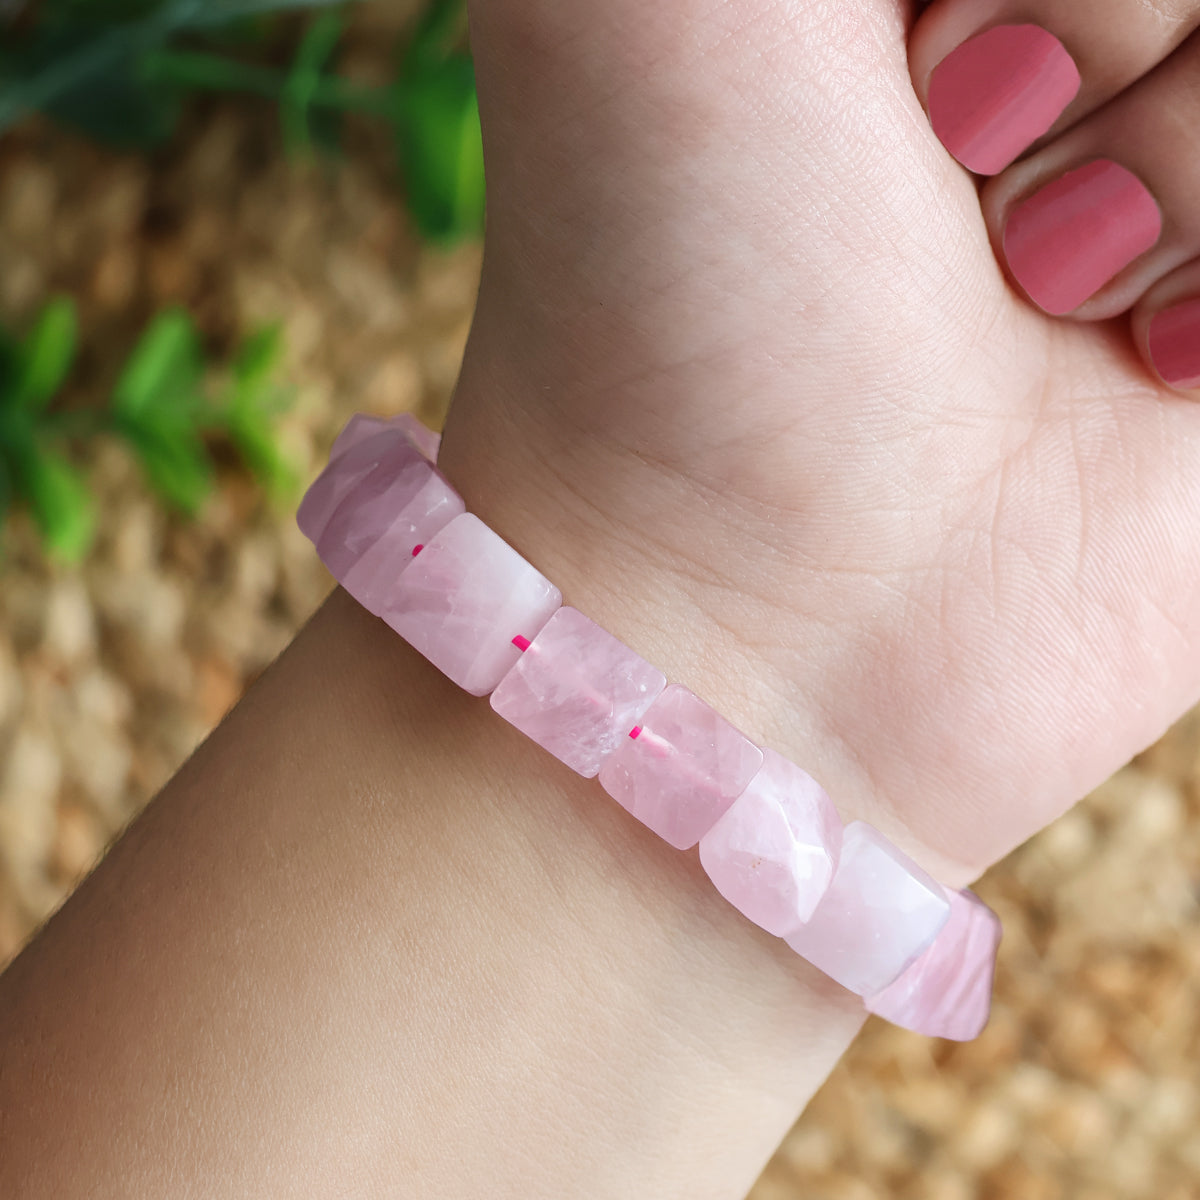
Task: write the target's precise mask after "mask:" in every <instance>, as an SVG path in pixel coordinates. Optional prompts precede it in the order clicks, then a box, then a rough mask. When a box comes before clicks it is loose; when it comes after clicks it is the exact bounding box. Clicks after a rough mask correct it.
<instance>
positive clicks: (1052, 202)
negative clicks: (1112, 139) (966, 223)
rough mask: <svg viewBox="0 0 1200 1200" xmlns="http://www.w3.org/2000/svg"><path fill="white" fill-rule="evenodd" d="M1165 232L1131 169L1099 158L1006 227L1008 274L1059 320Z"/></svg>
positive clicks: (1028, 204)
mask: <svg viewBox="0 0 1200 1200" xmlns="http://www.w3.org/2000/svg"><path fill="white" fill-rule="evenodd" d="M1161 234H1162V213H1161V212H1160V211H1159V208H1158V204H1157V203H1156V202H1155V200H1154V197H1153V196H1152V195H1151V194H1150V192H1149V191H1148V190H1147V188H1146V185H1145V184H1144V183H1142V181H1141V180H1140V179H1138V177H1137V176H1136V175H1134V174H1133V172H1132V171H1127V170H1126V169H1125V168H1124V167H1122V166H1121V165H1120V164H1119V163H1115V162H1112V161H1110V160H1109V159H1106V158H1102V159H1098V160H1097V161H1096V162H1090V163H1088V164H1087V166H1084V167H1079V168H1078V169H1077V170H1074V171H1069V172H1068V173H1067V174H1066V175H1063V176H1062V177H1061V178H1059V179H1056V180H1055V181H1054V182H1053V183H1050V184H1047V185H1046V186H1045V187H1044V188H1042V189H1041V191H1038V192H1034V194H1033V195H1032V196H1030V197H1029V199H1028V200H1026V201H1025V202H1024V203H1022V204H1019V205H1018V206H1017V207H1016V208H1014V209H1013V211H1012V213H1011V214H1010V216H1009V218H1008V224H1007V225H1006V226H1005V229H1004V253H1005V257H1006V258H1007V259H1008V266H1009V270H1011V271H1012V273H1013V276H1014V277H1015V278H1016V280H1017V282H1018V283H1019V284H1020V285H1021V286H1022V287H1023V288H1024V289H1025V291H1026V292H1027V293H1028V294H1029V298H1030V299H1031V300H1032V301H1033V302H1034V303H1035V304H1036V305H1038V307H1039V308H1043V309H1045V311H1046V312H1048V313H1051V314H1052V315H1054V316H1062V315H1064V314H1065V313H1069V312H1073V311H1074V310H1075V309H1077V308H1078V307H1079V306H1080V305H1081V304H1082V303H1083V302H1084V301H1085V300H1087V299H1088V298H1089V297H1090V296H1093V295H1095V294H1096V292H1098V291H1099V290H1100V289H1101V288H1102V287H1103V286H1104V285H1105V284H1106V283H1108V281H1109V280H1110V279H1113V278H1114V277H1115V276H1117V275H1119V274H1120V273H1121V272H1122V271H1123V270H1124V269H1125V268H1126V267H1127V266H1129V264H1130V263H1131V262H1133V260H1134V259H1135V258H1137V257H1138V256H1139V255H1142V254H1145V253H1146V251H1147V250H1149V249H1150V248H1151V247H1152V246H1154V244H1155V243H1156V242H1157V241H1158V239H1159V236H1160V235H1161Z"/></svg>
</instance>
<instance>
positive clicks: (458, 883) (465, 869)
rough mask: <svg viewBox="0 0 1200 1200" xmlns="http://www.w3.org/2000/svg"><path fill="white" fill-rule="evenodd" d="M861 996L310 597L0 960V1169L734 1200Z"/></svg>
mask: <svg viewBox="0 0 1200 1200" xmlns="http://www.w3.org/2000/svg"><path fill="white" fill-rule="evenodd" d="M781 951H782V952H781ZM860 1019H861V1018H860V1010H859V1007H858V1005H857V1003H856V1002H855V1001H854V999H853V998H852V997H849V996H848V995H846V994H844V993H841V992H840V991H839V990H838V989H836V988H833V987H832V986H830V985H828V984H826V983H825V982H824V981H823V980H822V978H821V977H820V976H816V975H815V973H813V972H811V971H810V970H809V969H808V968H807V967H806V966H805V964H804V963H802V962H801V961H800V960H798V959H796V958H795V957H794V956H792V955H790V953H789V952H787V951H786V949H784V948H783V947H782V944H781V943H778V942H776V941H775V939H772V938H770V937H768V936H767V935H765V934H762V933H760V932H759V931H757V930H755V929H754V928H753V927H752V926H750V925H749V924H748V923H747V922H745V921H744V920H743V919H742V918H741V917H739V916H738V914H737V913H736V912H734V911H733V910H732V909H731V908H729V907H728V906H727V905H725V903H724V902H723V901H722V900H721V899H720V898H719V897H718V896H717V895H716V893H715V892H714V891H713V890H712V889H711V887H710V886H709V885H708V884H707V882H706V880H705V879H704V877H703V873H702V872H701V870H700V868H699V865H698V863H697V861H696V860H695V856H694V854H691V855H680V854H678V853H676V852H674V851H672V850H670V849H669V848H667V847H666V846H664V845H663V844H661V843H660V842H658V840H657V839H656V838H654V837H653V835H651V834H649V833H648V831H646V830H645V829H643V828H642V827H641V826H640V825H637V824H636V823H635V822H634V821H632V820H631V819H630V818H629V817H628V816H627V814H625V813H624V812H623V811H621V810H620V809H619V808H618V806H616V805H614V804H612V803H611V802H609V801H607V799H606V797H605V796H604V795H603V793H602V792H600V791H599V790H598V789H597V788H596V787H595V785H594V783H590V782H587V781H583V780H580V779H578V778H577V777H576V776H574V775H573V774H572V773H571V772H569V771H568V770H566V769H565V768H563V767H561V766H560V765H559V764H557V763H556V762H555V761H554V760H553V759H550V758H549V757H548V756H545V755H544V754H543V753H542V752H541V751H540V750H539V749H538V748H537V747H536V746H534V745H532V744H531V743H529V742H527V741H525V740H524V739H523V738H522V737H521V735H519V734H518V733H516V732H515V731H514V730H512V729H511V728H510V727H509V726H507V725H506V724H505V723H504V722H503V721H500V720H499V719H498V718H496V717H495V715H494V714H493V713H491V711H490V710H489V708H488V706H487V705H486V703H484V702H481V701H478V700H474V699H472V698H471V697H468V696H466V695H464V694H462V693H460V692H458V691H457V690H456V689H455V688H454V687H453V686H452V685H450V684H449V683H447V682H446V681H445V680H444V679H443V678H442V677H441V676H440V675H439V674H438V673H437V672H436V671H434V670H433V668H431V667H429V666H428V665H427V664H426V663H425V662H424V661H423V660H421V659H420V658H418V656H417V655H416V654H414V653H413V652H412V651H410V650H409V649H408V648H407V647H406V646H405V645H404V644H403V643H402V642H401V641H400V640H399V639H398V638H396V637H395V636H394V635H392V634H391V633H390V631H388V630H387V628H386V627H385V626H383V625H382V623H380V622H377V621H375V620H374V619H372V618H370V617H369V616H367V615H366V614H365V613H364V612H362V611H361V610H359V609H358V608H357V607H356V606H355V605H354V604H353V603H352V602H351V601H349V600H348V599H347V598H346V597H345V596H344V595H343V594H341V593H338V594H335V596H334V597H333V598H332V599H331V601H330V602H329V604H327V605H326V607H325V608H324V609H323V610H322V611H321V613H319V614H318V616H317V617H316V618H315V619H314V621H313V622H312V623H311V624H310V626H309V627H308V628H307V629H306V630H305V631H304V632H303V633H302V634H301V635H300V637H299V638H298V640H297V641H296V643H295V644H294V645H293V646H292V648H291V649H290V650H289V651H288V652H287V653H286V654H285V655H284V656H283V658H282V659H281V660H280V661H279V662H278V663H277V664H276V665H275V667H274V668H273V669H272V670H271V671H270V672H268V674H267V675H266V676H265V677H264V678H263V679H262V680H261V681H260V682H259V683H258V684H257V685H256V687H255V688H254V689H253V690H252V691H251V693H250V694H249V695H248V696H247V698H246V699H245V700H244V701H243V703H242V704H241V705H240V706H239V707H238V708H237V710H236V711H235V712H234V713H233V714H232V715H231V716H230V717H229V718H228V719H227V720H226V721H225V723H224V724H223V725H222V726H221V727H220V729H218V730H217V732H216V733H215V734H214V735H213V736H212V737H211V738H210V739H209V741H208V742H207V743H206V744H205V745H204V747H203V748H202V749H201V750H200V751H199V752H198V753H197V754H196V756H195V757H194V758H193V759H192V761H191V762H190V763H189V764H188V765H187V766H186V767H185V768H184V770H183V771H182V772H181V773H180V774H179V776H178V777H177V778H176V779H175V780H174V781H173V782H172V783H171V785H170V786H169V787H168V788H167V789H166V791H165V792H164V794H163V795H162V796H161V797H160V798H159V800H158V801H157V802H156V803H155V805H154V806H153V807H152V808H151V809H150V811H149V812H148V813H147V814H146V815H145V816H144V817H143V818H142V819H141V820H140V821H139V822H138V823H137V824H136V825H135V826H134V828H133V829H132V830H131V831H130V832H129V833H128V834H127V835H126V837H125V838H124V839H123V840H122V841H121V842H120V844H119V845H118V846H117V847H116V848H115V849H114V850H113V852H112V853H111V854H110V856H109V857H108V859H107V860H106V861H105V863H104V864H103V865H102V866H101V867H100V869H99V870H98V871H97V872H96V873H95V874H94V875H93V877H92V878H91V879H90V880H89V881H88V882H87V883H86V884H85V885H84V887H83V888H82V889H81V890H80V891H79V893H77V895H76V896H75V897H74V898H73V899H72V900H71V901H70V903H69V904H68V905H67V906H66V907H65V908H64V910H63V911H62V912H61V913H60V914H59V915H58V916H57V917H56V918H55V919H54V921H53V922H52V923H51V924H50V926H49V927H48V929H47V930H46V931H45V932H44V933H43V934H42V936H41V937H40V938H39V939H38V940H37V941H36V942H35V943H34V944H33V945H32V946H31V947H30V948H29V950H28V951H26V953H25V954H24V955H22V956H21V958H19V959H18V960H17V962H16V964H14V966H13V967H12V968H11V969H10V971H9V972H8V973H7V974H6V975H5V976H4V978H3V980H2V981H0V1029H2V1030H3V1033H2V1034H0V1038H2V1041H0V1065H2V1069H0V1113H3V1114H4V1120H3V1128H2V1132H0V1194H3V1195H14V1196H15V1195H19V1196H22V1197H29V1198H30V1200H33V1198H36V1197H39V1196H67V1195H82V1194H84V1193H86V1194H88V1195H92V1196H97V1197H100V1196H109V1195H111V1196H122V1197H131V1196H154V1195H166V1194H170V1195H172V1196H181V1195H199V1194H212V1195H253V1194H268V1193H269V1194H270V1195H272V1196H289V1195H297V1196H299V1195H303V1196H306V1197H317V1196H322V1195H335V1194H336V1195H343V1194H349V1195H355V1196H369V1195H395V1194H398V1193H400V1192H403V1194H404V1195H406V1196H411V1197H420V1196H426V1195H428V1196H446V1195H470V1194H487V1195H497V1196H503V1195H512V1196H521V1197H533V1196H555V1197H561V1196H564V1195H587V1196H592V1197H603V1196H629V1195H647V1196H655V1197H668V1196H674V1195H679V1196H689V1197H698V1196H712V1197H725V1196H728V1197H735V1196H739V1195H741V1194H742V1193H743V1192H744V1191H745V1189H746V1188H747V1187H748V1186H749V1184H750V1182H751V1181H752V1179H753V1178H754V1176H755V1174H756V1173H757V1171H758V1170H759V1169H760V1168H761V1166H762V1164H763V1163H764V1161H765V1159H766V1158H767V1156H768V1155H769V1154H770V1152H771V1151H772V1149H773V1148H774V1147H775V1145H776V1144H777V1143H778V1141H779V1140H780V1138H781V1137H782V1135H783V1133H784V1132H785V1131H786V1129H787V1127H788V1126H789V1124H790V1123H791V1122H792V1120H793V1119H794V1117H795V1115H796V1113H797V1112H798V1111H799V1110H800V1108H801V1107H802V1105H803V1104H804V1102H805V1101H806V1100H807V1098H808V1096H809V1095H810V1094H811V1093H812V1092H813V1091H814V1090H815V1089H816V1087H817V1086H818V1085H819V1084H820V1083H821V1081H822V1080H823V1079H824V1078H825V1076H826V1074H827V1073H828V1071H829V1069H830V1068H831V1066H832V1065H833V1063H834V1062H835V1061H836V1059H837V1057H838V1056H839V1055H840V1053H841V1052H842V1051H843V1050H844V1048H845V1047H846V1045H847V1044H848V1042H849V1041H850V1039H851V1038H852V1036H853V1033H854V1031H855V1030H856V1029H857V1027H858V1024H859V1021H860Z"/></svg>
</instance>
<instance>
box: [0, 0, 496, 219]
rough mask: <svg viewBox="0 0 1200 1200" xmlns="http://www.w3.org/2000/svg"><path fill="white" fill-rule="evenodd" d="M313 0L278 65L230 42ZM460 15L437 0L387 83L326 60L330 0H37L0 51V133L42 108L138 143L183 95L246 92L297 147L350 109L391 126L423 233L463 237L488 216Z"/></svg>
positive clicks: (325, 138)
mask: <svg viewBox="0 0 1200 1200" xmlns="http://www.w3.org/2000/svg"><path fill="white" fill-rule="evenodd" d="M317 8H324V9H326V10H327V11H324V12H320V13H317V14H316V15H315V16H314V17H313V18H312V20H311V21H310V22H309V24H308V26H307V29H306V30H305V32H304V35H303V36H302V37H301V39H300V41H299V44H298V46H297V48H296V50H295V52H294V54H293V57H292V63H291V66H290V67H288V68H286V69H279V68H277V67H274V66H271V65H266V64H264V63H262V62H258V61H250V60H248V59H247V58H246V56H245V54H244V53H239V54H237V55H232V54H230V53H228V52H227V48H228V43H229V42H230V40H231V39H235V38H236V39H240V43H241V47H242V48H243V49H244V47H245V46H246V45H247V44H253V42H254V41H255V39H256V37H257V38H258V40H261V37H260V36H259V35H261V31H262V29H263V21H264V20H265V19H266V18H268V17H271V16H274V15H277V14H279V13H282V12H285V11H288V10H297V9H317ZM464 25H465V18H464V3H463V0H432V2H431V3H430V4H429V5H428V7H427V8H426V10H425V12H424V14H423V16H422V19H421V20H420V21H419V23H418V25H417V28H416V30H415V32H414V33H413V35H412V36H411V37H410V38H409V39H408V40H407V43H406V45H404V46H403V47H401V48H399V49H398V51H397V53H396V64H397V65H396V70H395V74H394V77H393V79H392V80H391V82H390V83H388V84H387V85H385V86H383V87H379V88H371V87H361V86H358V85H356V84H354V83H353V82H351V81H349V80H347V79H345V78H343V77H341V76H338V75H336V74H334V73H332V72H331V71H329V70H328V67H329V64H330V63H331V62H332V61H333V59H334V57H335V54H336V50H337V46H338V44H339V41H340V39H341V35H342V20H341V17H340V16H339V14H338V12H337V11H334V9H333V6H332V4H331V0H42V3H41V4H39V5H37V6H36V8H31V9H30V11H29V13H28V14H27V15H26V17H25V18H24V20H18V21H17V22H16V23H15V24H14V28H13V31H12V32H11V33H10V34H9V35H8V36H7V37H6V38H5V43H6V44H5V45H4V47H3V48H0V132H2V131H3V130H4V129H5V128H7V127H9V126H11V125H12V124H13V123H14V122H16V121H18V120H19V119H21V118H22V117H24V116H26V115H28V114H30V113H33V112H44V113H46V114H47V115H48V116H50V117H53V118H55V119H57V120H60V121H64V122H68V123H70V124H73V125H75V126H76V127H78V128H80V129H82V130H83V131H84V132H85V133H87V134H88V135H89V136H92V137H95V138H97V139H99V140H101V141H105V142H108V143H113V144H116V145H121V146H127V147H139V148H145V147H150V146H153V145H156V144H159V143H161V142H163V141H164V140H166V139H167V138H169V137H170V136H171V134H172V132H173V131H174V129H175V127H176V125H177V123H178V119H179V116H180V113H181V111H182V107H183V102H184V100H185V99H186V97H187V96H188V95H189V94H190V93H192V92H195V91H202V90H203V91H221V92H241V93H247V94H250V95H254V96H259V97H262V98H264V99H268V100H272V101H274V102H275V103H277V104H278V106H279V112H280V121H281V125H282V129H283V134H284V141H285V145H286V146H287V147H288V149H289V150H290V151H291V152H293V153H296V152H305V151H307V150H309V149H310V148H311V147H312V145H313V144H314V143H315V142H316V143H328V142H331V141H333V140H335V137H336V133H335V130H336V125H337V118H339V117H340V116H341V115H342V114H345V113H358V114H361V115H365V116H367V117H370V118H373V119H377V120H382V121H385V122H386V123H387V124H388V125H389V126H390V127H391V129H392V132H393V135H394V138H395V142H396V146H397V157H398V160H399V163H400V167H401V172H402V175H403V177H404V181H405V186H406V192H407V198H408V203H409V208H410V210H411V212H412V215H413V218H414V220H415V222H416V224H417V226H418V228H419V230H420V231H421V233H422V234H424V235H425V236H427V237H430V238H434V239H437V240H443V241H444V240H454V239H458V238H463V237H472V236H476V235H478V233H479V232H480V231H481V230H482V227H483V210H484V183H483V151H482V143H481V139H480V134H479V112H478V107H477V104H476V97H475V79H474V72H473V69H472V65H471V60H470V57H469V55H468V54H467V53H466V52H465V51H464V50H463V49H462V48H461V44H462V38H463V33H464ZM218 34H219V35H220V37H221V39H222V40H221V41H220V42H219V43H218V42H215V41H214V38H215V37H216V35H218Z"/></svg>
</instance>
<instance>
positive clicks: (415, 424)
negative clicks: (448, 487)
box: [329, 413, 442, 462]
mask: <svg viewBox="0 0 1200 1200" xmlns="http://www.w3.org/2000/svg"><path fill="white" fill-rule="evenodd" d="M383 429H395V430H396V431H397V432H399V433H402V434H404V436H405V437H406V438H408V440H409V441H410V442H412V444H413V445H414V446H416V448H417V449H418V450H419V451H420V452H421V453H422V454H423V455H424V456H425V457H426V458H427V459H429V461H430V462H437V456H438V447H439V446H440V445H441V441H442V439H441V435H440V434H437V433H434V431H433V430H432V429H430V428H428V427H427V426H426V425H423V424H422V423H421V422H420V421H418V420H417V418H416V417H414V416H413V415H412V413H400V414H399V415H397V416H395V417H372V416H369V415H368V414H367V413H355V414H354V416H352V417H351V418H350V420H349V421H347V422H346V425H345V428H344V429H343V430H342V432H341V433H339V434H338V436H337V440H336V441H335V442H334V443H333V449H332V450H330V452H329V461H330V462H333V460H334V459H335V458H340V457H341V456H342V455H343V454H345V453H346V451H347V450H351V449H353V448H354V447H355V446H357V445H358V444H359V443H360V442H364V441H366V440H367V438H371V437H374V436H375V434H377V433H379V432H380V430H383Z"/></svg>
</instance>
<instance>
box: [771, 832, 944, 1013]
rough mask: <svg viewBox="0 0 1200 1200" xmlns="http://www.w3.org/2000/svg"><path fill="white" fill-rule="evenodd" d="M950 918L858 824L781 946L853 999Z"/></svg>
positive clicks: (915, 871)
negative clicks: (816, 899) (824, 885)
mask: <svg viewBox="0 0 1200 1200" xmlns="http://www.w3.org/2000/svg"><path fill="white" fill-rule="evenodd" d="M949 916H950V901H949V900H948V899H947V897H946V893H945V892H944V891H943V890H942V888H941V887H940V886H939V885H938V884H937V883H935V882H934V881H933V880H932V879H930V877H929V876H928V875H926V874H925V872H924V871H922V870H921V868H920V867H918V866H917V864H916V863H915V862H913V861H912V859H910V858H908V857H907V856H906V855H904V854H902V853H901V852H900V850H899V849H897V847H895V846H893V845H892V843H891V842H889V841H888V840H887V838H885V837H884V836H883V834H881V833H880V832H879V831H878V830H877V829H874V828H872V826H870V825H867V824H866V823H865V822H863V821H855V822H853V823H852V824H850V825H847V826H846V830H845V833H844V834H843V835H842V853H841V857H840V858H839V859H838V865H837V869H836V870H835V871H834V873H833V882H832V883H831V884H830V885H829V890H828V891H827V892H826V893H825V895H824V897H823V898H822V900H821V903H820V904H818V905H817V909H816V912H814V913H813V915H812V918H811V919H810V920H809V922H808V924H807V925H804V926H802V927H801V928H800V929H799V930H797V931H796V932H795V933H793V934H789V935H788V937H787V939H786V940H787V944H788V945H789V946H791V948H792V949H793V950H795V951H796V953H797V954H800V955H802V956H803V957H804V958H807V959H808V961H809V962H810V963H812V964H813V966H815V967H816V968H817V969H818V970H821V971H824V972H825V974H826V975H828V976H829V977H830V978H831V979H833V980H835V981H836V982H838V983H840V984H841V985H842V987H844V988H847V989H849V990H850V991H852V992H854V993H855V994H856V995H858V996H870V995H873V994H874V993H876V992H880V991H882V990H883V989H884V988H885V987H887V986H888V985H889V984H891V983H893V982H894V981H895V980H896V979H898V978H899V976H900V975H901V974H903V972H904V971H905V970H906V969H907V967H908V966H909V964H910V963H912V962H913V961H915V960H916V959H917V958H918V957H919V956H920V955H921V954H922V953H923V952H924V951H925V949H926V947H927V946H929V945H931V944H932V942H933V939H934V938H935V937H937V935H938V934H939V933H940V932H941V930H942V926H944V925H945V924H946V921H947V920H948V919H949Z"/></svg>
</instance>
